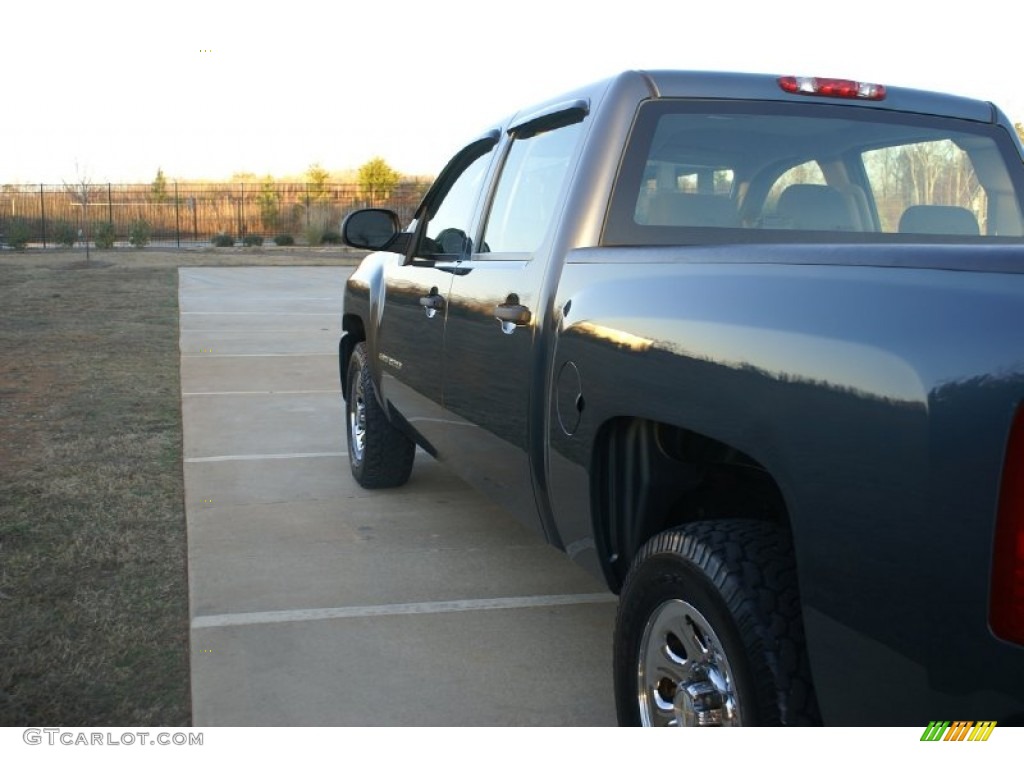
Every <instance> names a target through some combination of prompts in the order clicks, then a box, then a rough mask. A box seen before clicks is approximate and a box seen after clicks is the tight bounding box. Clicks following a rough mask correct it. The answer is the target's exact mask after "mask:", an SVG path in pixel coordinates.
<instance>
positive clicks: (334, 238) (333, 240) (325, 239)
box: [320, 229, 341, 245]
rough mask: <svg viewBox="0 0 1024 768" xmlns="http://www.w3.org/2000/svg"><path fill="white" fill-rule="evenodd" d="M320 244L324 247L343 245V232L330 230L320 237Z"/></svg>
mask: <svg viewBox="0 0 1024 768" xmlns="http://www.w3.org/2000/svg"><path fill="white" fill-rule="evenodd" d="M320 242H321V243H323V244H324V245H341V232H335V231H334V230H333V229H331V230H328V231H327V232H324V233H323V234H322V235H320Z"/></svg>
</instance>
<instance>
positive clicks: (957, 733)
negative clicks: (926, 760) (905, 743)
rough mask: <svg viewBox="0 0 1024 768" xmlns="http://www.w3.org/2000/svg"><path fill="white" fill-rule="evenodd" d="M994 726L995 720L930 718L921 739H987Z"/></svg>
mask: <svg viewBox="0 0 1024 768" xmlns="http://www.w3.org/2000/svg"><path fill="white" fill-rule="evenodd" d="M995 727H996V721H995V720H979V721H978V722H974V721H973V720H956V721H954V722H952V723H951V722H950V721H949V720H931V721H929V723H928V727H927V728H925V729H924V733H923V734H921V741H988V737H989V736H991V735H992V731H993V730H995Z"/></svg>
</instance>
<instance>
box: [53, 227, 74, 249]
mask: <svg viewBox="0 0 1024 768" xmlns="http://www.w3.org/2000/svg"><path fill="white" fill-rule="evenodd" d="M53 239H54V242H56V243H57V244H59V245H63V246H65V247H67V248H71V247H72V246H74V244H75V243H76V242H77V241H78V231H77V230H76V229H75V228H74V227H73V226H72V225H71V224H68V223H67V222H66V221H58V222H57V223H56V224H55V225H54V227H53Z"/></svg>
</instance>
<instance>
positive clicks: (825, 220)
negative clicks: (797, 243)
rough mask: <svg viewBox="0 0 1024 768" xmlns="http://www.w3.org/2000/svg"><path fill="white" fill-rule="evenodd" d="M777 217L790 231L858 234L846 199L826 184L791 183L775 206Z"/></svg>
mask: <svg viewBox="0 0 1024 768" xmlns="http://www.w3.org/2000/svg"><path fill="white" fill-rule="evenodd" d="M775 218H776V219H778V220H779V222H780V224H784V225H785V226H788V227H789V228H790V229H806V230H818V231H826V232H827V231H833V230H841V231H847V232H850V231H855V230H857V229H858V227H857V226H856V224H855V222H854V218H853V215H852V214H851V212H850V208H849V207H848V206H847V204H846V199H845V198H844V197H843V195H842V193H841V192H840V191H839V190H838V189H836V188H835V187H829V186H826V185H825V184H792V185H790V186H788V187H786V188H785V189H784V190H782V194H781V195H779V201H778V202H777V203H776V204H775Z"/></svg>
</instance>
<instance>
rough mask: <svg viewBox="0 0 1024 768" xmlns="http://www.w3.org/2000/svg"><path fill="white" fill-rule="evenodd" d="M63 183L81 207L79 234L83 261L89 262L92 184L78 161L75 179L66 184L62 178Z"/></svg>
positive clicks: (66, 190)
mask: <svg viewBox="0 0 1024 768" xmlns="http://www.w3.org/2000/svg"><path fill="white" fill-rule="evenodd" d="M61 181H62V183H63V184H64V191H65V192H67V193H68V194H69V195H71V199H72V200H74V201H75V202H76V203H77V204H78V205H80V206H81V207H82V219H81V223H82V226H81V229H80V235H81V237H82V239H83V240H84V241H85V261H86V263H88V262H89V186H90V184H92V179H90V178H89V175H88V173H87V172H86V171H85V170H84V169H81V168H79V166H78V163H77V162H76V163H75V181H74V182H73V183H71V184H68V183H67V182H66V181H64V180H63V179H62V180H61Z"/></svg>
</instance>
